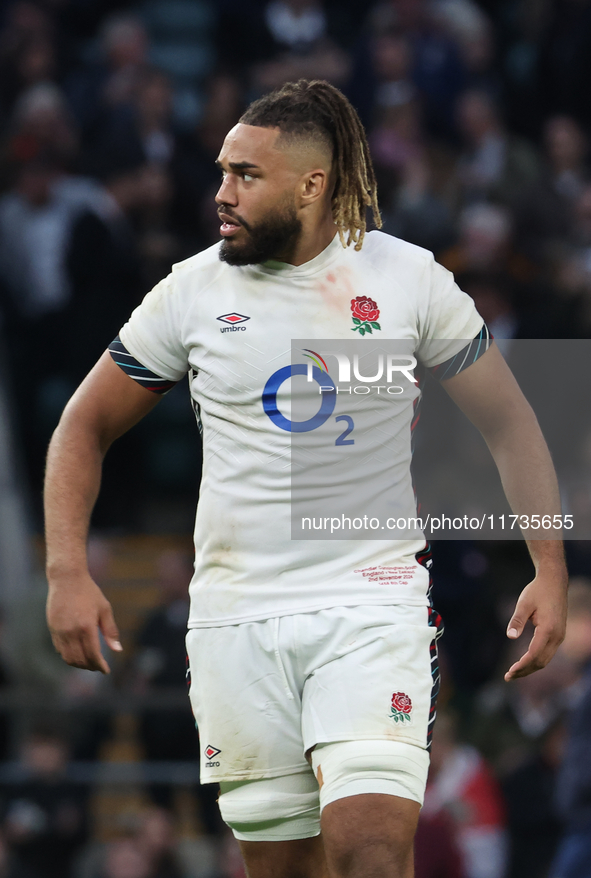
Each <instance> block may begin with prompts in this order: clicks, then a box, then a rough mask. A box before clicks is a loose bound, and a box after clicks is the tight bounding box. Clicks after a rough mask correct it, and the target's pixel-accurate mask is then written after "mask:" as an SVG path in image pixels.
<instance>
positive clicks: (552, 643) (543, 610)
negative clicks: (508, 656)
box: [505, 570, 567, 681]
mask: <svg viewBox="0 0 591 878" xmlns="http://www.w3.org/2000/svg"><path fill="white" fill-rule="evenodd" d="M566 586H567V578H566V570H559V571H555V572H553V573H538V574H537V576H536V578H535V579H534V580H532V582H530V583H529V585H527V586H526V587H525V588H524V589H523V591H522V592H521V594H520V595H519V600H518V601H517V605H516V607H515V612H514V613H513V616H512V617H511V621H510V622H509V625H508V626H507V637H509V638H511V639H512V640H516V639H517V638H518V637H520V636H521V634H522V633H523V629H524V628H525V624H526V622H528V621H529V620H531V621H532V622H533V624H534V628H535V631H534V636H533V637H532V639H531V641H530V644H529V647H528V650H527V652H526V653H525V655H523V656H522V657H521V658H520V659H519V661H518V662H515V664H514V665H512V666H511V667H510V668H509V670H508V671H507V673H506V674H505V680H507V681H509V680H515V679H516V678H517V677H527V675H528V674H533V672H534V671H539V670H540V669H541V668H545V667H546V665H547V664H548V662H549V661H550V659H551V658H552V656H553V655H554V653H555V652H556V650H557V649H558V647H559V646H560V644H561V643H562V641H563V639H564V632H565V630H566Z"/></svg>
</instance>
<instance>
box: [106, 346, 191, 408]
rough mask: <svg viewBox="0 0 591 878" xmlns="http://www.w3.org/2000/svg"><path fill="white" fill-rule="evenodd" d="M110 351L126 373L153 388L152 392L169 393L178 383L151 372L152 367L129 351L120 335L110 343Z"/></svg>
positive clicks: (148, 388)
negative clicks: (147, 366) (149, 367)
mask: <svg viewBox="0 0 591 878" xmlns="http://www.w3.org/2000/svg"><path fill="white" fill-rule="evenodd" d="M109 353H110V354H111V357H112V358H113V360H114V361H115V362H116V363H117V365H118V366H119V368H120V369H123V371H124V372H125V374H126V375H129V377H130V378H133V380H134V381H137V382H138V384H141V385H142V387H145V388H146V390H151V391H152V393H160V394H162V393H168V391H169V390H172V388H173V387H174V386H175V384H176V383H177V382H176V381H169V380H168V378H161V377H160V375H156V373H155V372H151V371H150V369H147V368H146V367H145V366H142V364H141V363H139V362H138V361H137V360H136V358H135V357H134V356H132V354H130V353H129V351H128V350H127V348H126V347H125V346H124V345H123V343H122V341H121V339H120V338H119V336H117V338H116V339H115V340H114V341H112V342H111V344H110V345H109Z"/></svg>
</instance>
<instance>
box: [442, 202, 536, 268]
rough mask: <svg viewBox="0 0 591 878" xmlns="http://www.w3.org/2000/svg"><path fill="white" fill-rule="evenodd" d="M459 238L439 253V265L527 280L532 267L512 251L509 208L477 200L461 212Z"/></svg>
mask: <svg viewBox="0 0 591 878" xmlns="http://www.w3.org/2000/svg"><path fill="white" fill-rule="evenodd" d="M458 226H459V239H458V241H457V243H456V244H455V245H454V246H453V247H450V248H449V249H448V250H445V251H444V252H442V253H440V254H439V261H440V262H441V264H442V265H444V266H445V267H446V268H448V269H449V270H450V271H453V273H454V274H456V275H459V274H462V273H463V272H466V271H479V272H504V273H505V274H507V275H508V276H509V277H510V278H512V280H513V282H514V283H515V282H517V283H521V284H523V283H526V282H528V281H530V280H532V278H533V277H534V275H535V266H534V265H533V263H531V262H530V261H529V260H527V259H526V258H525V257H524V256H523V255H522V254H521V253H519V252H518V251H516V250H515V246H514V239H513V220H512V216H511V213H510V211H509V210H507V208H505V207H502V206H501V205H497V204H487V203H486V202H478V203H475V204H470V205H468V206H467V207H465V208H464V209H463V210H462V212H461V213H460V217H459V221H458Z"/></svg>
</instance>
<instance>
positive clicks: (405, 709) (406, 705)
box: [390, 692, 412, 723]
mask: <svg viewBox="0 0 591 878" xmlns="http://www.w3.org/2000/svg"><path fill="white" fill-rule="evenodd" d="M390 710H391V713H390V716H391V717H392V718H393V719H394V721H395V722H398V721H399V720H400V722H402V723H403V722H404V720H405V719H407V720H408V721H409V722H410V715H411V713H412V701H411V700H410V698H409V697H408V695H407V694H406V692H395V693H394V695H393V696H392V706H391V708H390Z"/></svg>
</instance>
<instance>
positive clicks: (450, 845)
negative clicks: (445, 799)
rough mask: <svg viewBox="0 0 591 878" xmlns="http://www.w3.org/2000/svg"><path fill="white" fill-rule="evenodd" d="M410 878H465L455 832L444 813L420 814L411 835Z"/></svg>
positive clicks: (449, 819)
mask: <svg viewBox="0 0 591 878" xmlns="http://www.w3.org/2000/svg"><path fill="white" fill-rule="evenodd" d="M414 878H465V872H464V868H463V864H462V855H461V853H460V849H459V847H458V840H457V835H456V829H455V826H454V824H453V821H452V820H451V818H450V817H448V816H447V815H446V814H433V815H431V816H427V815H426V814H424V813H423V812H422V811H421V814H420V815H419V823H418V826H417V833H416V835H415V870H414Z"/></svg>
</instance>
